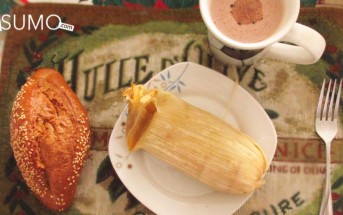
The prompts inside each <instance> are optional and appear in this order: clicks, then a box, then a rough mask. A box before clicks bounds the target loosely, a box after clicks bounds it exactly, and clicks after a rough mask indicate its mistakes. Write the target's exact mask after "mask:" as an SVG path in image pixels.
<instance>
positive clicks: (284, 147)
mask: <svg viewBox="0 0 343 215" xmlns="http://www.w3.org/2000/svg"><path fill="white" fill-rule="evenodd" d="M9 2H12V3H13V2H14V3H13V5H16V7H15V9H14V11H15V13H18V14H23V13H30V14H33V15H39V14H41V13H43V14H45V15H46V14H51V13H57V14H61V16H63V17H65V18H66V22H67V23H72V24H75V26H76V29H75V31H74V32H73V33H68V32H66V31H50V32H49V31H41V32H38V31H37V32H35V31H25V32H22V33H20V34H18V32H15V31H14V30H13V29H12V30H10V31H7V32H6V31H3V32H0V47H1V46H2V47H5V49H3V48H0V55H1V54H2V55H3V56H2V58H1V59H2V61H1V64H2V65H1V68H2V69H1V74H0V75H1V76H0V77H1V79H0V116H1V120H0V136H1V138H0V146H1V147H0V154H1V158H0V168H1V169H0V181H1V182H0V199H1V202H2V204H1V205H0V214H10V213H11V212H12V214H59V213H55V212H52V211H48V210H46V209H45V208H44V207H43V206H42V205H41V204H40V203H39V202H38V201H37V200H36V199H35V198H34V197H33V195H32V194H31V193H30V192H29V191H28V189H27V187H26V185H25V183H24V181H23V179H22V178H21V176H20V173H19V171H18V169H17V168H16V166H15V162H13V157H12V153H11V148H10V146H9V144H8V136H9V134H8V131H9V126H8V124H9V115H10V108H11V104H12V102H13V99H14V97H15V95H16V93H17V92H18V87H20V85H21V84H22V82H23V81H25V79H26V78H27V77H29V76H30V74H31V70H32V69H34V68H36V67H38V66H54V67H56V68H58V69H60V70H61V72H63V74H64V76H65V78H66V80H67V81H68V82H69V83H70V85H71V86H72V88H73V89H74V90H75V92H76V93H77V95H78V96H79V98H80V99H81V101H82V102H83V104H84V105H85V107H86V109H87V110H88V112H89V117H90V121H91V127H92V128H91V133H92V138H91V143H92V146H91V151H90V156H89V158H88V159H87V162H86V165H85V167H84V169H83V172H82V176H81V180H80V182H79V185H78V190H77V193H76V196H75V202H74V204H73V206H72V208H71V209H69V210H68V211H66V212H63V213H62V214H99V215H101V214H153V212H152V211H151V210H150V209H148V208H146V207H145V206H144V205H142V204H141V203H140V202H139V201H138V200H137V199H136V198H135V197H134V196H133V195H132V194H131V193H130V192H129V191H128V190H127V189H126V188H125V186H124V185H123V184H122V182H121V181H120V180H119V179H118V176H117V175H116V173H115V172H114V171H113V169H112V167H111V165H110V162H109V158H108V151H107V144H108V139H109V136H110V134H111V132H112V129H113V125H114V122H115V121H116V119H117V118H118V115H119V113H120V112H121V111H122V109H123V107H124V103H123V101H122V99H121V96H120V90H121V89H122V88H123V87H124V86H126V85H125V84H127V83H130V81H138V82H141V83H143V82H145V81H146V80H147V79H148V78H149V77H150V76H151V75H152V74H156V73H157V72H159V71H161V70H162V69H164V68H166V67H168V66H170V65H172V64H175V63H177V62H182V61H191V62H195V63H198V64H202V65H204V66H207V67H209V68H212V69H214V70H216V71H218V72H220V73H222V74H224V75H226V76H227V77H229V78H231V79H233V80H235V81H237V82H238V83H239V84H240V85H241V86H242V87H243V88H245V89H246V90H247V91H248V92H249V93H250V94H251V95H252V96H253V97H254V98H256V99H257V101H258V102H259V103H260V104H261V105H262V106H263V108H264V109H265V110H266V112H267V113H268V115H269V117H270V118H271V119H272V121H273V123H274V125H275V128H276V130H277V134H278V147H277V151H276V154H275V157H274V159H273V162H272V164H271V166H270V169H269V171H268V174H267V176H266V184H265V185H264V186H263V187H262V188H261V189H260V190H258V191H257V192H256V193H254V195H253V196H252V197H251V198H250V199H249V200H248V201H247V202H246V203H245V204H244V205H243V207H242V208H241V209H239V210H238V211H237V212H236V214H250V215H257V214H261V215H262V214H283V213H288V214H297V215H301V214H318V209H319V202H320V200H321V192H322V187H323V180H324V170H325V165H324V161H325V151H324V150H325V149H324V146H323V144H322V141H321V140H320V139H319V138H318V136H317V135H316V133H315V131H314V110H315V107H316V103H317V99H318V93H319V89H320V85H321V83H322V81H323V79H324V78H340V77H342V75H343V66H342V64H343V51H342V50H343V38H342V37H341V35H342V34H343V21H342V20H343V17H342V16H343V8H341V7H339V5H338V4H339V3H340V2H338V1H334V0H331V1H330V0H327V1H318V4H317V5H316V1H312V0H307V1H306V0H304V1H302V4H303V6H311V7H306V8H305V7H304V8H303V9H302V11H301V14H300V17H299V20H298V21H299V22H300V23H303V24H306V25H308V26H310V27H312V28H314V29H316V30H317V31H319V32H320V33H321V34H322V35H323V36H324V37H325V39H326V41H327V47H326V50H325V52H324V54H323V56H322V58H321V59H320V61H319V62H317V63H315V64H313V65H308V66H304V65H294V64H289V63H286V62H280V61H273V60H269V59H268V60H261V61H259V62H257V63H256V64H254V65H251V66H246V67H243V68H236V67H234V66H230V65H223V64H221V63H220V62H218V61H216V60H215V59H214V58H213V56H212V55H211V53H210V52H209V50H208V42H207V30H206V27H205V26H204V24H203V22H202V21H201V17H200V14H199V11H198V6H197V2H196V1H194V2H192V1H185V2H191V3H189V8H187V10H185V8H183V9H182V8H180V10H171V9H168V4H169V5H171V6H173V7H177V6H178V5H176V6H175V5H173V3H170V2H169V1H164V2H163V1H159V0H158V1H139V2H141V4H134V3H130V2H129V1H127V2H126V3H125V4H124V3H123V2H122V1H78V0H75V1H69V3H73V4H67V5H56V4H34V3H32V2H38V0H37V1H33V0H32V1H24V0H22V1H9ZM30 2H31V3H30ZM45 2H56V1H45ZM57 2H61V1H57ZM99 2H100V3H99ZM166 2H168V4H167V3H166ZM171 2H173V1H171ZM92 4H101V5H103V6H99V5H94V6H91V5H92ZM109 4H112V6H109ZM334 4H336V5H335V7H333V5H334ZM13 5H11V6H13ZM113 5H121V6H124V7H126V8H123V7H119V8H118V7H113ZM313 6H316V7H313ZM3 8H4V7H3ZM3 8H1V6H0V9H3ZM128 8H129V9H128ZM2 11H5V12H3V13H8V11H7V12H6V10H4V9H3V10H2ZM80 14H81V15H82V14H88V15H87V17H85V16H80ZM75 77H77V78H75ZM242 108H249V107H242ZM342 117H343V115H342V114H341V118H342ZM342 137H343V129H342V126H341V123H340V129H339V132H338V135H337V138H336V139H335V140H334V144H333V153H332V157H333V163H332V197H333V202H334V209H335V215H339V214H343V206H342V205H343V138H342ZM166 213H172V211H166ZM223 214H225V212H223Z"/></svg>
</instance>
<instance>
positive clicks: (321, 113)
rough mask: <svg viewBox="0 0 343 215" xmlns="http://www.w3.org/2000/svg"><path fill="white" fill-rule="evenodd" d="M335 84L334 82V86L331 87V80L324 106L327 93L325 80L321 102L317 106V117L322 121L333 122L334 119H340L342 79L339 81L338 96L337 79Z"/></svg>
mask: <svg viewBox="0 0 343 215" xmlns="http://www.w3.org/2000/svg"><path fill="white" fill-rule="evenodd" d="M333 82H334V83H333V86H331V85H332V79H330V81H329V85H328V87H327V92H326V96H325V102H324V106H323V97H324V91H325V86H326V81H325V79H324V81H323V85H322V89H321V91H320V96H319V101H318V105H317V111H316V117H317V118H319V119H321V120H331V121H332V120H334V119H337V117H338V109H339V103H340V97H341V90H342V79H340V81H339V84H338V92H337V94H336V88H337V79H335V80H334V81H333ZM335 98H336V100H335ZM334 100H335V106H334ZM329 101H330V103H329Z"/></svg>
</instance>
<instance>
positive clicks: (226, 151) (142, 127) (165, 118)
mask: <svg viewBox="0 0 343 215" xmlns="http://www.w3.org/2000/svg"><path fill="white" fill-rule="evenodd" d="M123 95H124V96H125V97H126V99H127V100H128V103H129V113H128V121H127V128H126V131H127V133H126V139H127V144H128V149H129V151H133V150H137V149H143V150H145V151H147V152H149V153H151V154H153V155H154V156H156V157H158V158H159V159H161V160H163V161H165V162H167V163H168V164H170V165H172V166H174V167H176V168H177V169H179V170H181V171H182V172H184V173H185V174H187V175H190V176H191V177H193V178H195V179H197V180H199V181H201V182H203V183H205V184H207V185H208V186H210V187H212V188H213V189H215V190H217V191H219V192H224V193H234V194H246V193H251V192H253V191H254V190H255V189H257V188H259V187H260V186H261V185H262V184H263V183H264V179H263V177H264V175H265V173H266V171H267V163H266V157H265V155H264V153H263V151H262V150H261V148H260V147H259V145H258V144H257V143H256V142H255V141H254V140H253V139H252V138H250V137H249V136H248V135H246V134H244V133H242V132H240V131H238V130H236V129H234V128H233V127H232V126H230V125H229V124H227V123H225V122H224V121H223V120H221V119H219V118H217V117H215V116H213V115H212V114H210V113H207V112H206V111H203V110H201V109H199V108H197V107H194V106H192V105H190V104H188V103H186V102H185V101H183V100H181V99H179V98H177V97H176V96H174V95H172V94H170V93H168V92H164V91H161V90H156V89H146V88H145V87H144V86H142V85H132V86H131V88H128V89H127V90H125V91H124V93H123Z"/></svg>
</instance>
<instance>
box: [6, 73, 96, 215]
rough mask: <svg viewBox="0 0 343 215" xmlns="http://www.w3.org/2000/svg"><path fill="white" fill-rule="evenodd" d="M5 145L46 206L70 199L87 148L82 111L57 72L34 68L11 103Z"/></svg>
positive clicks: (63, 206) (86, 126)
mask: <svg viewBox="0 0 343 215" xmlns="http://www.w3.org/2000/svg"><path fill="white" fill-rule="evenodd" d="M10 123H11V124H10V134H11V135H10V136H11V146H12V149H13V153H14V157H15V159H16V161H17V165H18V167H19V170H20V171H21V173H22V176H23V178H24V180H25V181H26V183H27V185H28V186H29V187H30V189H31V191H32V192H33V193H34V194H35V196H36V197H37V198H38V199H39V200H40V201H41V202H42V203H43V204H44V205H45V206H46V207H47V208H49V209H51V210H56V211H62V210H65V209H67V208H69V207H70V206H71V204H72V202H73V199H74V195H75V192H76V186H77V183H78V181H79V177H80V173H81V169H82V167H83V165H84V163H85V160H86V158H87V156H88V152H89V147H90V124H89V120H88V115H87V112H86V110H85V108H84V107H83V105H82V104H81V102H80V100H79V99H78V97H77V96H76V94H75V93H74V92H73V91H72V90H71V88H70V87H69V85H68V84H67V83H66V81H65V80H64V78H63V77H62V75H61V74H60V73H59V72H57V71H56V70H54V69H51V68H40V69H38V70H36V71H34V72H33V74H32V75H31V77H30V78H29V79H28V80H27V82H26V83H25V84H24V85H23V86H22V88H21V90H20V91H19V93H18V94H17V96H16V99H15V101H14V103H13V107H12V112H11V122H10Z"/></svg>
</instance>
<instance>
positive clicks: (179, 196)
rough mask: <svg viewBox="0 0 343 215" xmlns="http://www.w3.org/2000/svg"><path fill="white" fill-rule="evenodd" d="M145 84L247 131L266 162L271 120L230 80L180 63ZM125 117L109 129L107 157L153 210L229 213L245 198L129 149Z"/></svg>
mask: <svg viewBox="0 0 343 215" xmlns="http://www.w3.org/2000/svg"><path fill="white" fill-rule="evenodd" d="M146 86H147V87H149V88H159V89H164V90H166V91H169V92H171V93H173V94H175V95H176V96H178V97H179V98H181V99H183V100H185V101H187V102H189V103H191V104H193V105H194V106H197V107H199V108H202V109H204V110H206V111H208V112H210V113H212V114H214V115H216V116H218V117H221V118H222V119H223V120H225V121H227V122H228V123H230V124H232V125H234V126H235V127H236V128H237V129H239V130H241V131H243V132H245V133H247V134H249V135H250V136H251V137H253V138H254V139H255V141H256V142H257V143H258V144H259V145H260V146H261V147H262V149H263V151H264V152H265V154H266V157H267V162H268V166H269V164H270V162H271V160H272V158H273V156H274V153H275V150H276V144H277V136H276V132H275V128H274V126H273V123H272V122H271V120H270V119H269V117H268V115H267V114H266V112H265V111H264V109H263V108H262V107H261V106H260V105H259V103H258V102H257V101H256V100H255V99H254V98H253V97H252V96H251V95H250V94H249V93H248V92H247V91H245V90H244V89H243V88H242V87H240V86H239V85H238V84H236V83H235V82H233V81H232V80H230V79H228V78H227V77H225V76H223V75H221V74H219V73H218V72H216V71H213V70H211V69H208V68H206V67H203V66H200V65H197V64H194V63H190V62H184V63H179V64H176V65H173V66H171V67H169V68H167V69H165V70H163V71H162V72H160V73H159V74H157V75H156V76H154V77H153V78H152V79H151V80H150V81H149V82H148V83H147V84H146ZM126 119H127V108H125V109H124V111H123V113H122V114H121V116H120V117H119V119H118V121H117V122H116V124H115V127H114V129H113V131H112V134H111V137H110V141H109V147H108V149H109V156H110V159H111V162H112V165H113V167H114V169H115V171H116V172H117V174H118V176H119V178H120V179H121V180H122V182H123V183H124V185H125V186H126V187H127V189H128V190H129V191H130V192H131V193H132V194H133V195H134V196H135V197H136V198H137V199H138V200H139V201H140V202H141V203H143V204H144V205H145V206H147V207H148V208H149V209H150V210H152V211H153V212H155V213H157V214H161V215H162V214H187V215H190V214H197V215H199V214H232V213H234V212H235V211H236V210H237V209H238V208H240V207H241V206H242V205H243V204H244V202H245V201H246V200H248V198H249V196H250V195H229V194H222V193H218V192H216V191H214V190H212V189H211V188H209V187H207V186H206V185H203V184H201V183H200V182H197V181H196V180H194V179H192V178H190V177H188V176H186V175H184V174H183V173H182V172H180V171H178V170H176V169H174V168H173V167H171V166H170V165H168V164H166V163H164V162H163V161H160V160H158V159H157V158H155V157H153V156H152V155H150V154H148V153H147V152H144V151H143V150H139V151H137V152H133V153H129V152H128V150H127V146H126V138H125V123H126ZM199 132H200V131H199Z"/></svg>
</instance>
